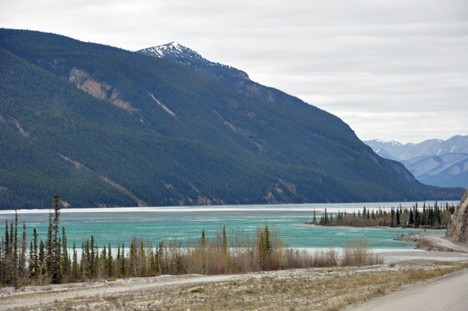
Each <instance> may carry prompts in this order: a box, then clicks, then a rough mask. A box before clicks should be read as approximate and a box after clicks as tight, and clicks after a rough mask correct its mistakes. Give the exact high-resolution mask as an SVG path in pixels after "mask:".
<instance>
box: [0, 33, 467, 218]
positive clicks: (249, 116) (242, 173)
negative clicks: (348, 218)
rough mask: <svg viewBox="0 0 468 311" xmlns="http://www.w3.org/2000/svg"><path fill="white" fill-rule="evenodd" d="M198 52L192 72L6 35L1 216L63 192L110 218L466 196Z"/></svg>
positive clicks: (108, 50) (112, 52)
mask: <svg viewBox="0 0 468 311" xmlns="http://www.w3.org/2000/svg"><path fill="white" fill-rule="evenodd" d="M171 46H175V44H172V45H171ZM177 46H178V51H179V52H181V51H185V52H184V53H188V52H189V50H188V49H186V48H185V49H182V47H180V46H179V45H177ZM171 49H172V48H171ZM194 53H195V52H193V53H192V56H193V57H192V61H191V62H190V63H191V64H192V65H190V66H189V65H187V63H186V62H185V61H184V60H179V61H174V60H171V59H166V58H156V57H149V56H147V55H142V54H141V53H135V52H130V51H125V50H122V49H117V48H113V47H109V46H104V45H99V44H93V43H85V42H80V41H77V40H74V39H71V38H67V37H64V36H59V35H54V34H48V33H40V32H35V31H20V30H11V29H1V30H0V60H1V62H0V94H2V96H1V97H0V116H1V117H0V135H1V140H0V142H1V143H0V208H2V209H12V208H49V207H50V202H51V199H52V197H53V195H55V194H59V195H60V196H61V198H62V200H63V201H64V203H65V205H66V206H70V207H93V206H102V207H105V206H137V205H138V206H145V205H151V206H167V205H195V204H202V205H206V204H253V203H303V202H365V201H400V200H417V199H423V198H426V199H432V198H437V199H457V198H459V197H460V196H461V194H462V193H463V189H460V188H440V187H430V186H425V185H422V184H421V183H419V182H418V181H416V180H415V179H414V177H413V176H412V175H411V173H409V172H408V171H407V170H406V169H405V168H404V166H403V165H402V164H400V163H397V162H394V161H389V160H386V159H383V158H381V157H379V156H377V155H376V154H375V153H374V152H373V151H372V150H371V148H370V147H368V146H366V145H365V144H363V143H362V142H361V141H360V140H359V139H358V138H357V137H356V135H355V134H354V132H353V131H352V130H351V129H350V128H349V126H348V125H347V124H345V123H344V122H343V121H341V120H340V119H339V118H337V117H336V116H333V115H331V114H329V113H327V112H325V111H323V110H321V109H319V108H317V107H314V106H311V105H308V104H306V103H304V102H303V101H301V100H299V99H297V98H295V97H293V96H290V95H287V94H285V93H283V92H281V91H279V90H275V89H271V88H267V87H263V86H260V85H258V84H256V83H255V82H252V81H250V80H249V78H248V76H247V75H246V74H245V73H243V72H242V71H240V70H237V69H234V68H232V67H228V66H224V65H219V64H216V63H212V62H209V61H206V60H204V59H203V58H202V57H201V56H200V58H196V57H195V56H196V54H194ZM179 55H181V54H180V53H179ZM184 55H185V54H184ZM184 62H185V64H184ZM192 66H194V67H192ZM196 68H198V69H196ZM194 69H195V70H194ZM265 95H268V96H266V97H265Z"/></svg>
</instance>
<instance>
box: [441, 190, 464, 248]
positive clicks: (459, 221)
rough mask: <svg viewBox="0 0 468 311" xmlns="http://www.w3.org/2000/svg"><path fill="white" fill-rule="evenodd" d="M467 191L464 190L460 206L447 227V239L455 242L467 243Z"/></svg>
mask: <svg viewBox="0 0 468 311" xmlns="http://www.w3.org/2000/svg"><path fill="white" fill-rule="evenodd" d="M467 227H468V189H466V192H465V195H464V196H463V198H462V200H461V202H460V206H459V207H458V208H457V209H456V210H455V213H453V215H452V218H451V219H450V223H449V224H448V226H447V232H446V233H445V235H446V236H448V237H453V238H454V239H455V240H456V241H458V242H462V243H468V230H467Z"/></svg>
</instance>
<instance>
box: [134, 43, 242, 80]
mask: <svg viewBox="0 0 468 311" xmlns="http://www.w3.org/2000/svg"><path fill="white" fill-rule="evenodd" d="M137 53H140V54H144V55H147V56H152V57H156V58H167V59H171V60H172V61H174V62H176V63H178V64H180V65H184V66H188V67H191V68H193V69H195V70H198V71H202V72H206V70H204V69H203V68H202V67H205V68H206V67H208V68H211V69H213V68H216V69H217V70H222V71H223V72H224V74H227V75H232V76H236V77H239V78H242V79H248V78H249V76H248V75H247V74H246V73H245V72H243V71H241V70H238V69H236V68H234V67H231V66H226V65H223V64H220V63H215V62H211V61H209V60H207V59H206V58H204V57H203V56H201V55H200V54H198V53H197V52H195V51H194V50H192V49H190V48H188V47H186V46H183V45H182V44H180V43H179V42H177V41H172V42H169V43H166V44H162V45H157V46H153V47H150V48H146V49H142V50H139V51H137ZM211 69H210V70H211Z"/></svg>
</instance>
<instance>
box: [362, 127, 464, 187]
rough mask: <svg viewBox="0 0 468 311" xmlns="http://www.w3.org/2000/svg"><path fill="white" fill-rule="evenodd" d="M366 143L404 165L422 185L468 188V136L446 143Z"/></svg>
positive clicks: (455, 137) (430, 141)
mask: <svg viewBox="0 0 468 311" xmlns="http://www.w3.org/2000/svg"><path fill="white" fill-rule="evenodd" d="M365 143H366V144H368V145H369V146H371V147H372V148H373V150H374V151H375V152H376V153H377V154H379V155H380V156H382V157H384V158H387V159H392V160H396V161H399V162H401V163H403V164H404V165H405V167H406V168H407V169H408V170H409V171H410V172H411V173H413V175H414V176H415V177H416V178H417V179H418V180H419V181H421V182H422V183H425V184H428V185H435V186H441V187H463V188H466V187H468V135H467V136H462V135H455V136H453V137H451V138H449V139H447V140H445V141H444V140H441V139H428V140H425V141H423V142H421V143H419V144H413V143H408V144H404V145H403V144H400V143H398V142H395V141H391V142H385V141H381V140H378V139H374V140H371V141H365Z"/></svg>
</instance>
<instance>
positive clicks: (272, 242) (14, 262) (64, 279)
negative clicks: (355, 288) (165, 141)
mask: <svg viewBox="0 0 468 311" xmlns="http://www.w3.org/2000/svg"><path fill="white" fill-rule="evenodd" d="M54 202H55V203H54V210H55V214H52V213H51V214H50V217H49V221H50V223H49V230H48V235H47V240H46V241H45V242H43V241H42V240H41V241H40V243H39V241H38V235H37V233H35V234H34V237H33V241H32V242H31V245H30V248H29V250H28V249H27V245H26V232H25V231H24V232H23V238H22V242H21V243H20V242H19V240H18V233H17V231H18V230H17V229H18V217H16V220H15V222H14V223H12V224H10V226H9V225H8V222H7V223H6V232H5V239H4V241H3V242H2V243H1V244H0V284H2V285H3V286H15V287H17V288H18V287H21V286H24V285H28V284H48V283H68V282H77V281H86V280H101V279H115V278H124V277H146V276H157V275H160V274H207V275H209V274H237V273H247V272H254V271H268V270H284V269H291V268H305V267H326V266H346V265H366V264H375V263H381V259H380V258H379V257H378V256H376V255H373V254H371V253H370V252H369V244H368V242H367V240H366V239H364V238H362V239H358V240H356V241H351V242H347V243H346V245H345V253H344V256H339V254H338V252H337V251H335V250H334V249H333V248H330V249H327V250H324V251H316V252H315V253H314V254H310V253H307V252H306V251H298V250H295V249H290V248H287V246H286V245H285V243H284V242H283V240H282V239H281V237H280V236H279V235H278V233H277V231H276V229H275V228H274V227H271V226H269V225H268V224H267V223H266V224H265V226H264V227H259V228H257V231H256V233H255V234H254V236H249V235H246V234H245V233H244V232H243V231H242V230H237V231H236V230H231V231H230V232H229V233H228V232H226V228H225V227H220V228H219V230H218V231H217V233H216V235H215V236H214V237H212V238H209V237H206V236H205V232H204V231H203V232H202V235H201V237H200V238H199V239H196V240H192V241H189V242H188V243H185V244H184V245H183V244H182V241H181V240H178V239H176V238H174V239H164V240H162V241H161V243H159V245H157V246H156V247H154V246H153V245H152V243H151V242H150V241H146V240H144V239H142V238H133V240H132V242H131V244H130V247H129V248H125V246H124V245H123V244H122V245H120V244H118V245H117V250H115V249H113V248H112V246H111V245H110V243H109V244H108V245H104V246H103V248H102V249H99V247H98V245H97V244H96V243H95V240H94V237H93V236H91V239H88V240H87V241H85V242H83V243H82V246H81V256H78V251H77V249H76V246H75V245H73V248H72V249H71V250H70V249H69V248H68V245H67V238H66V234H65V228H62V232H61V237H60V236H59V235H60V231H59V217H60V203H59V198H58V197H56V198H55V201H54ZM9 229H10V230H9ZM38 245H39V247H38ZM27 255H29V256H27ZM28 257H29V258H28Z"/></svg>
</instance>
